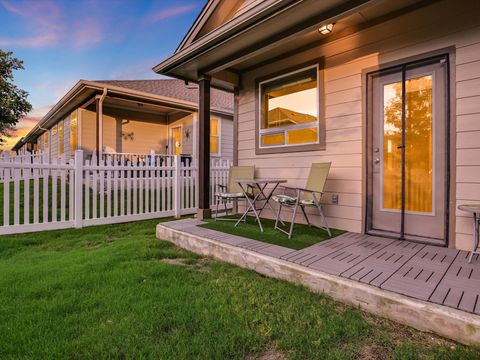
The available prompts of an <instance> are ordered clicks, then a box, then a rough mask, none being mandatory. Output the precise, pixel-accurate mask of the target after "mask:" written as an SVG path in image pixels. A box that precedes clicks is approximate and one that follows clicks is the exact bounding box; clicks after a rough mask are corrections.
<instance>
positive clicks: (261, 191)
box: [234, 179, 287, 232]
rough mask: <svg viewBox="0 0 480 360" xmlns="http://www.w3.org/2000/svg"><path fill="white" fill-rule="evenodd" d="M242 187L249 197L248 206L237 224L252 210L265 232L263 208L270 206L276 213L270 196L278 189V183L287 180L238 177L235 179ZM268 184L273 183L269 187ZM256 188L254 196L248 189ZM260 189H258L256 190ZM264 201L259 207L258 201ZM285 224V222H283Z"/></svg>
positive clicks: (246, 196) (261, 229)
mask: <svg viewBox="0 0 480 360" xmlns="http://www.w3.org/2000/svg"><path fill="white" fill-rule="evenodd" d="M234 181H235V182H236V183H237V184H238V185H239V186H240V188H241V189H242V192H243V194H244V195H245V198H246V199H247V203H248V206H247V208H246V210H245V212H244V213H243V215H242V216H241V217H240V219H238V221H237V222H236V223H235V226H237V225H238V224H240V222H241V221H242V220H243V219H244V218H245V217H246V216H247V215H248V214H249V213H251V212H253V213H254V214H255V219H256V221H257V222H258V226H259V227H260V231H261V232H263V226H262V223H261V221H260V214H261V213H262V211H263V209H265V207H267V206H268V208H269V209H270V210H271V211H272V213H273V215H275V210H273V207H272V205H271V204H270V198H271V197H272V195H273V192H274V191H275V190H276V189H277V187H278V185H280V184H284V183H286V182H287V180H284V179H245V180H241V179H237V180H234ZM268 185H273V186H272V187H271V188H269V189H267V186H268ZM249 188H252V189H254V192H253V196H252V194H250V193H249V192H248V189H249ZM255 190H258V191H255ZM260 201H264V204H263V205H262V206H261V207H257V206H256V204H257V202H260ZM282 224H283V222H282Z"/></svg>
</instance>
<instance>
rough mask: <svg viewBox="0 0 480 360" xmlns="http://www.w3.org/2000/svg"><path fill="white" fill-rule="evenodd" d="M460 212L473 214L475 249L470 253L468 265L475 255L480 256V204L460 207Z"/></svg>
mask: <svg viewBox="0 0 480 360" xmlns="http://www.w3.org/2000/svg"><path fill="white" fill-rule="evenodd" d="M458 210H461V211H466V212H469V213H472V214H473V247H472V251H471V252H470V256H469V257H468V263H471V262H472V257H473V254H480V253H479V252H478V251H477V249H478V242H479V237H480V235H479V233H478V230H479V228H480V217H479V215H480V204H472V205H459V206H458Z"/></svg>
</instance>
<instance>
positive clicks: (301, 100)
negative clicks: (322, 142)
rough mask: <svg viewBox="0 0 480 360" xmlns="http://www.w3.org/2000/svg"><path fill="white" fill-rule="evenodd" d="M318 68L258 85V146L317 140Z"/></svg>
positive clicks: (296, 143) (285, 144)
mask: <svg viewBox="0 0 480 360" xmlns="http://www.w3.org/2000/svg"><path fill="white" fill-rule="evenodd" d="M317 71H318V69H317V67H316V66H315V67H311V68H309V69H307V70H302V71H300V72H296V73H294V74H291V75H286V76H283V77H280V78H278V79H274V80H269V81H266V82H263V83H261V84H260V94H261V95H260V96H261V116H260V146H261V147H275V146H289V145H303V144H315V143H318V139H319V137H318V125H319V122H318V91H317Z"/></svg>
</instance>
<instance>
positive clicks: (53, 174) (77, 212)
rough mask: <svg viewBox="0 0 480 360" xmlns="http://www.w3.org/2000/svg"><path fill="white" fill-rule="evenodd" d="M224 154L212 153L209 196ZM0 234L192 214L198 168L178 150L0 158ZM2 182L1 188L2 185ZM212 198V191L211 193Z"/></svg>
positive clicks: (224, 171)
mask: <svg viewBox="0 0 480 360" xmlns="http://www.w3.org/2000/svg"><path fill="white" fill-rule="evenodd" d="M230 166H231V163H230V161H228V160H220V159H212V163H211V169H212V170H211V183H212V191H211V193H212V196H213V192H214V190H213V189H215V188H216V187H217V186H218V184H222V185H225V184H226V182H227V177H228V169H229V168H230ZM0 170H1V173H2V178H1V180H0V195H2V194H3V207H2V211H1V212H0V215H1V216H0V234H15V233H24V232H32V231H41V230H52V229H64V228H70V227H76V228H81V227H84V226H90V225H99V224H111V223H119V222H128V221H136V220H144V219H153V218H160V217H168V216H175V217H180V216H181V215H186V214H193V213H195V212H196V206H197V205H196V204H197V191H196V189H197V173H198V171H197V168H196V166H195V164H194V163H193V162H192V161H189V162H185V161H183V162H182V161H181V157H180V156H171V155H149V156H148V157H146V158H144V160H143V161H131V159H128V158H126V157H120V158H118V157H116V156H110V155H105V156H103V157H102V158H101V159H96V158H95V157H92V158H91V159H84V154H83V151H81V150H79V151H76V152H75V156H74V158H72V159H67V158H65V157H62V158H61V159H59V160H54V161H52V162H49V161H46V157H44V156H43V157H42V156H30V155H28V154H27V155H25V156H24V158H20V157H18V158H17V159H13V160H12V158H9V159H8V160H4V159H3V158H0ZM1 187H3V189H1ZM212 203H213V197H212Z"/></svg>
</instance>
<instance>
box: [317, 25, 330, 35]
mask: <svg viewBox="0 0 480 360" xmlns="http://www.w3.org/2000/svg"><path fill="white" fill-rule="evenodd" d="M333 25H334V24H326V25H322V26H320V27H319V28H318V32H319V33H320V34H322V35H328V34H330V33H331V32H332V30H333Z"/></svg>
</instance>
